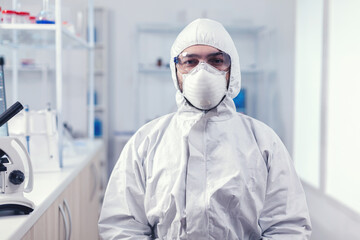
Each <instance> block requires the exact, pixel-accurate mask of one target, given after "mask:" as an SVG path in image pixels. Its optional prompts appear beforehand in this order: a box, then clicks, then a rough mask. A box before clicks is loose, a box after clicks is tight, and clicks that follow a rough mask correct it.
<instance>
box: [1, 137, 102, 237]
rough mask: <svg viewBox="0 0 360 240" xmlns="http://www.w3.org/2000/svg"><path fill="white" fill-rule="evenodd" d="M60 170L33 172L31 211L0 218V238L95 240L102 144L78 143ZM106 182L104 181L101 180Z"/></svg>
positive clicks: (29, 194)
mask: <svg viewBox="0 0 360 240" xmlns="http://www.w3.org/2000/svg"><path fill="white" fill-rule="evenodd" d="M74 148H75V150H76V151H75V154H74V153H73V154H71V155H65V154H64V159H63V163H64V166H63V168H62V169H59V170H57V171H50V172H36V170H35V171H34V187H33V190H32V192H30V193H24V195H25V197H26V198H28V199H29V200H31V201H32V202H33V203H34V205H35V208H34V210H33V212H31V213H30V214H29V215H14V216H1V217H0V233H1V234H0V238H1V239H9V240H16V239H29V240H30V239H36V240H41V239H44V240H45V239H46V240H48V239H52V240H53V239H70V238H71V239H99V236H98V230H97V221H98V216H99V211H100V206H101V198H102V195H103V192H104V188H105V185H106V183H105V182H104V176H103V173H104V172H105V173H106V162H105V161H106V159H105V156H106V155H105V150H104V143H103V141H102V140H100V139H95V140H79V141H76V144H75V147H74ZM105 179H106V178H105Z"/></svg>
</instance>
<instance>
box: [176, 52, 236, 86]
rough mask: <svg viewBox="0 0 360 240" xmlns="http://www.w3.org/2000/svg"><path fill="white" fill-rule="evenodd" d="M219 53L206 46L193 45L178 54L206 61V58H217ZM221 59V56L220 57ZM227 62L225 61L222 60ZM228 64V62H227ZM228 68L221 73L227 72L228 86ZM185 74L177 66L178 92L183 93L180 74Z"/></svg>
mask: <svg viewBox="0 0 360 240" xmlns="http://www.w3.org/2000/svg"><path fill="white" fill-rule="evenodd" d="M219 53H221V51H219V50H218V49H216V48H214V47H211V46H207V45H193V46H191V47H188V48H186V49H185V50H184V51H182V53H180V54H179V56H180V55H183V56H189V55H190V56H192V55H194V56H197V57H198V58H200V59H202V60H203V61H206V59H207V58H208V56H217V57H220V56H218V54H219ZM221 57H222V56H221ZM224 60H227V59H224ZM228 61H230V59H228ZM229 64H230V62H229ZM221 70H223V69H221ZM229 70H230V66H229V67H228V68H227V69H224V70H223V71H227V74H226V81H227V85H228V84H229V78H230V71H229ZM184 73H187V72H184V70H181V69H179V67H178V66H176V76H177V79H178V84H179V88H180V91H181V92H182V91H183V78H182V74H184Z"/></svg>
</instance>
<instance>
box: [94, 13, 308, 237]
mask: <svg viewBox="0 0 360 240" xmlns="http://www.w3.org/2000/svg"><path fill="white" fill-rule="evenodd" d="M170 67H171V72H172V78H173V81H174V84H175V87H176V88H177V90H178V91H177V93H176V102H177V105H178V110H177V112H175V113H171V114H168V115H165V116H163V117H160V118H158V119H155V120H153V121H151V122H149V123H148V124H146V125H144V126H143V127H141V128H140V129H139V130H138V131H137V132H136V133H135V134H134V136H133V137H132V138H131V139H130V140H129V142H128V143H127V145H126V146H125V147H124V149H123V151H122V153H121V156H120V158H119V160H118V162H117V164H116V166H115V167H114V170H113V172H112V175H111V177H110V181H109V184H108V187H107V190H106V194H105V199H104V203H103V208H102V211H101V215H100V220H99V232H100V235H101V237H102V238H103V239H196V240H199V239H218V240H224V239H242V240H248V239H250V240H253V239H254V240H255V239H256V240H258V239H277V240H282V239H284V240H297V239H298V240H304V239H309V237H310V233H311V224H310V219H309V214H308V209H307V204H306V199H305V195H304V191H303V188H302V186H301V183H300V181H299V178H298V176H297V174H296V172H295V169H294V166H293V163H292V160H291V158H290V156H289V154H288V152H287V150H286V148H285V146H284V145H283V143H282V142H281V140H280V139H279V137H278V136H277V135H276V134H275V133H274V132H273V131H272V130H271V129H270V128H269V127H268V126H266V125H265V124H263V123H261V122H259V121H257V120H255V119H253V118H251V117H248V116H246V115H243V114H240V113H237V112H236V110H235V105H234V102H233V100H232V99H233V98H234V97H236V96H237V94H238V93H239V91H240V83H241V75H240V64H239V57H238V53H237V50H236V48H235V45H234V43H233V41H232V39H231V37H230V35H229V34H228V32H227V31H226V30H225V28H224V27H223V26H222V25H221V24H220V23H218V22H216V21H213V20H209V19H198V20H195V21H193V22H192V23H190V24H189V25H188V26H187V27H185V29H184V30H183V31H182V32H181V33H180V34H179V36H178V37H177V39H176V40H175V42H174V44H173V46H172V49H171V61H170Z"/></svg>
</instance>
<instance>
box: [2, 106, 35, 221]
mask: <svg viewBox="0 0 360 240" xmlns="http://www.w3.org/2000/svg"><path fill="white" fill-rule="evenodd" d="M21 109H22V105H21V104H20V103H19V102H16V103H15V104H14V105H13V106H11V107H10V108H9V109H8V110H6V111H5V112H4V113H3V114H1V115H0V126H1V124H5V123H6V122H7V120H9V119H10V118H11V117H13V116H15V115H16V114H17V113H18V112H19V111H20V110H21ZM25 166H27V171H28V176H29V179H28V181H27V184H26V186H25ZM33 178H34V177H33V169H32V165H31V161H30V157H29V154H28V153H27V151H26V149H25V147H24V145H23V144H22V143H21V142H20V140H19V139H17V138H14V137H8V136H7V137H0V214H1V215H2V214H4V213H5V215H13V214H29V213H30V212H32V211H33V210H34V203H33V202H32V201H30V200H29V199H27V198H25V197H24V194H23V193H24V192H26V193H28V192H31V191H32V188H33V181H34V180H33Z"/></svg>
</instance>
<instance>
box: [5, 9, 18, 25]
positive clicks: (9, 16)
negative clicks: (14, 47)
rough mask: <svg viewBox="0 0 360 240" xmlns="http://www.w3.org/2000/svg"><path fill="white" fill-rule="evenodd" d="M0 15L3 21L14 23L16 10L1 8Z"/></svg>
mask: <svg viewBox="0 0 360 240" xmlns="http://www.w3.org/2000/svg"><path fill="white" fill-rule="evenodd" d="M2 17H3V23H15V22H16V11H13V10H3V11H2Z"/></svg>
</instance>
